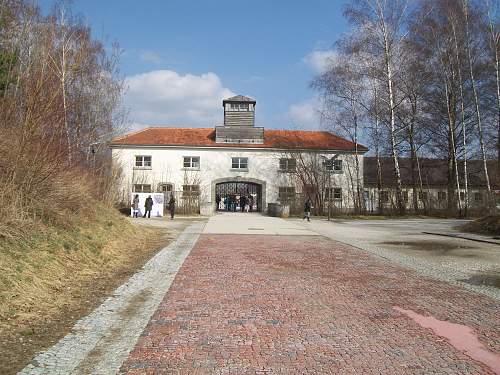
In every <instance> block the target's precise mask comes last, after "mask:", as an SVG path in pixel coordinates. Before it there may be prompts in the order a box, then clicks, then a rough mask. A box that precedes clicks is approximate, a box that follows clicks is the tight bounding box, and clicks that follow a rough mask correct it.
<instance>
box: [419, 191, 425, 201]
mask: <svg viewBox="0 0 500 375" xmlns="http://www.w3.org/2000/svg"><path fill="white" fill-rule="evenodd" d="M418 199H419V200H421V201H426V200H427V192H426V191H419V192H418Z"/></svg>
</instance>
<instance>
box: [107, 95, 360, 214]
mask: <svg viewBox="0 0 500 375" xmlns="http://www.w3.org/2000/svg"><path fill="white" fill-rule="evenodd" d="M223 107H224V123H223V125H221V126H215V127H213V128H171V127H153V128H146V129H144V130H140V131H137V132H134V133H129V134H126V135H124V136H122V137H118V138H115V139H114V140H113V141H112V143H111V149H112V154H113V159H114V161H115V162H116V163H117V164H118V165H119V166H120V167H121V168H122V171H123V181H122V187H121V188H122V192H123V194H124V196H125V197H127V199H130V198H131V195H132V194H133V193H134V192H163V193H164V194H165V195H166V196H169V195H170V194H174V195H175V198H176V200H177V204H178V206H179V207H188V206H189V207H190V208H189V210H191V211H194V212H196V211H198V212H199V213H201V214H203V215H211V214H213V213H214V212H215V210H216V209H217V208H218V207H216V201H217V200H218V199H217V197H220V198H221V204H220V206H219V207H220V208H222V204H223V202H224V199H225V198H227V197H232V199H233V200H234V199H236V200H238V199H239V197H240V196H242V195H244V196H246V198H247V201H250V202H252V207H250V209H251V210H252V211H259V212H266V210H267V207H268V204H269V203H286V202H287V201H290V199H291V198H292V197H293V198H296V197H297V196H302V197H304V198H305V197H306V196H311V198H313V200H314V197H313V196H312V195H318V194H320V195H321V197H323V198H324V197H325V195H326V196H327V198H328V200H329V201H331V202H335V204H336V206H337V207H339V206H340V207H342V208H343V209H344V210H346V211H348V210H349V209H350V208H352V206H353V204H354V203H353V200H352V190H353V189H356V188H357V186H358V184H360V185H362V176H363V171H362V166H363V154H364V153H365V152H366V151H367V149H366V148H365V147H363V146H360V145H355V144H354V143H352V142H349V141H348V140H346V139H343V138H341V137H338V136H336V135H333V134H331V133H328V132H320V131H301V130H266V129H264V128H262V127H256V126H255V108H256V101H255V100H253V99H251V98H248V97H244V96H240V95H239V96H235V97H232V98H229V99H226V100H224V101H223ZM356 165H358V166H359V167H358V169H357V171H358V174H359V173H360V176H361V178H354V179H353V171H354V170H355V168H356ZM314 168H317V169H322V171H321V172H325V173H322V174H321V175H322V176H325V175H326V176H327V180H325V179H323V182H322V185H321V186H314V187H312V188H311V186H312V185H313V183H314V181H312V178H311V181H309V180H308V178H307V177H304V176H307V175H308V174H309V175H310V174H311V173H308V172H311V171H310V170H312V169H314ZM307 169H310V170H309V171H308V170H307ZM318 189H320V190H322V191H320V192H318ZM187 211H188V210H186V212H187Z"/></svg>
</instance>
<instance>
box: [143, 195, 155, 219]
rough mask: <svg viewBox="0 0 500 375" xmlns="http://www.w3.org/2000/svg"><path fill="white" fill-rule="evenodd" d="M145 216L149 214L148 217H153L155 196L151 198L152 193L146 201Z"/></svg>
mask: <svg viewBox="0 0 500 375" xmlns="http://www.w3.org/2000/svg"><path fill="white" fill-rule="evenodd" d="M144 209H145V211H144V216H143V217H146V215H148V219H151V210H152V209H153V198H151V195H149V196H148V197H147V198H146V202H144Z"/></svg>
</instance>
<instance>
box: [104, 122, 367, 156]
mask: <svg viewBox="0 0 500 375" xmlns="http://www.w3.org/2000/svg"><path fill="white" fill-rule="evenodd" d="M120 145H127V146H194V147H196V146H198V147H242V148H272V149H310V150H339V151H354V150H355V144H354V143H353V142H350V141H348V140H346V139H344V138H341V137H338V136H336V135H334V134H331V133H329V132H324V131H305V130H264V143H263V144H256V143H237V144H235V143H216V142H215V129H214V128H167V127H155V128H146V129H143V130H140V131H137V132H133V133H129V134H125V135H124V136H121V137H117V138H115V139H113V141H112V142H111V146H112V147H116V146H120ZM358 150H359V151H360V152H366V151H368V149H367V148H366V147H365V146H362V145H360V144H358Z"/></svg>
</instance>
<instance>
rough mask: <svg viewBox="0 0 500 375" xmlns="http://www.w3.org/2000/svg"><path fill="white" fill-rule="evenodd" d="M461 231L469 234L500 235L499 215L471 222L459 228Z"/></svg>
mask: <svg viewBox="0 0 500 375" xmlns="http://www.w3.org/2000/svg"><path fill="white" fill-rule="evenodd" d="M460 229H461V230H463V231H466V232H471V233H480V234H490V235H496V236H498V235H500V215H490V216H485V217H482V218H480V219H477V220H474V221H471V222H470V223H467V224H465V225H463V226H462V227H460Z"/></svg>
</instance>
